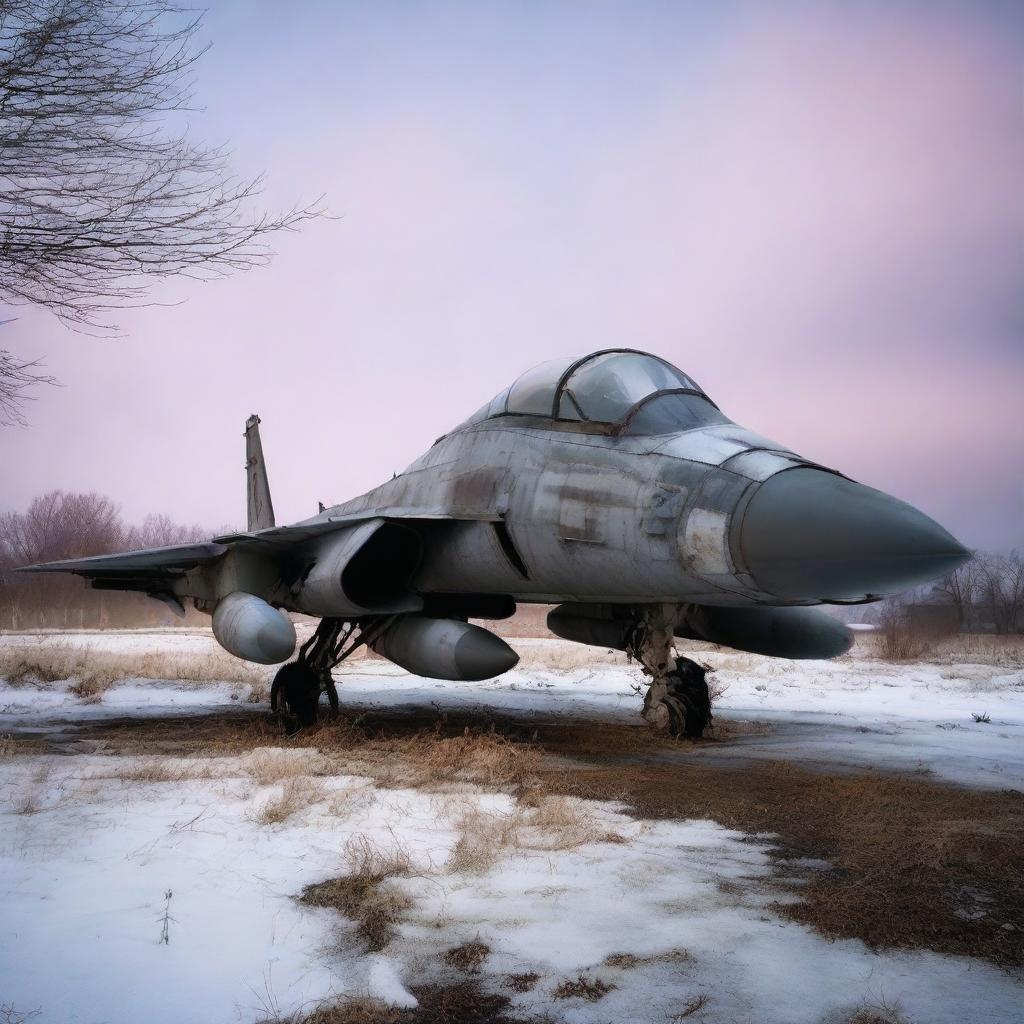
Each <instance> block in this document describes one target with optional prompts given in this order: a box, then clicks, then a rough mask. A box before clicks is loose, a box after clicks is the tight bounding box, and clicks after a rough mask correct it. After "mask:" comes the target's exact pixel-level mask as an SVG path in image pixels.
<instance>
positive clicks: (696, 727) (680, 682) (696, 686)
mask: <svg viewBox="0 0 1024 1024" xmlns="http://www.w3.org/2000/svg"><path fill="white" fill-rule="evenodd" d="M665 682H666V685H667V686H668V698H667V699H669V700H672V701H674V702H675V704H676V711H675V714H674V716H673V717H674V721H673V725H674V726H675V728H676V729H677V730H678V731H676V732H673V735H675V736H682V737H684V738H686V739H691V740H692V739H699V738H700V737H701V736H703V735H704V730H705V729H706V728H707V727H708V726H709V725H710V724H711V694H710V693H709V692H708V682H707V669H706V668H704V667H703V666H702V665H698V664H697V662H695V661H691V660H690V659H689V658H676V665H675V668H674V669H672V671H671V672H669V673H668V676H667V677H666V680H665Z"/></svg>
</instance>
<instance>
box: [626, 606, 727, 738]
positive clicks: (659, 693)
mask: <svg viewBox="0 0 1024 1024" xmlns="http://www.w3.org/2000/svg"><path fill="white" fill-rule="evenodd" d="M677 620H678V608H677V607H676V606H675V605H655V606H653V607H651V608H649V609H646V610H644V612H643V613H642V615H641V616H640V617H639V619H638V620H637V622H636V625H635V626H634V627H633V629H632V631H631V633H630V635H629V637H628V638H627V641H626V651H627V653H628V654H630V655H631V656H632V657H634V658H636V660H637V661H638V662H640V665H641V667H642V669H643V672H644V674H645V675H647V676H649V677H650V680H651V681H650V683H649V685H648V687H647V693H646V694H645V695H644V706H643V716H644V718H645V719H646V720H647V722H648V723H649V724H650V725H652V726H653V727H654V728H655V729H658V730H659V731H661V732H667V733H668V734H669V735H671V736H676V737H680V738H685V739H698V738H700V737H701V736H703V735H704V730H705V729H707V727H708V726H709V725H710V724H711V696H710V693H709V691H708V684H707V669H705V668H704V667H703V666H701V665H698V664H697V662H695V661H692V660H691V659H689V658H673V657H672V642H673V629H674V626H675V624H676V622H677Z"/></svg>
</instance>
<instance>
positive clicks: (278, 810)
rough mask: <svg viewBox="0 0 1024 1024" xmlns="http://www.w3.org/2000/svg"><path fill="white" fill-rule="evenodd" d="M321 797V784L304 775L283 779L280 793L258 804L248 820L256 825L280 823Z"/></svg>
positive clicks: (322, 793)
mask: <svg viewBox="0 0 1024 1024" xmlns="http://www.w3.org/2000/svg"><path fill="white" fill-rule="evenodd" d="M323 798H324V791H323V787H322V786H320V785H318V784H317V783H316V782H315V781H314V780H313V779H310V778H307V777H306V776H304V775H296V776H293V777H292V778H289V779H286V780H285V782H284V783H283V784H282V786H281V791H280V793H278V794H277V795H276V796H272V797H270V799H268V800H265V801H264V802H263V803H262V804H260V806H259V807H258V808H257V809H256V810H255V811H253V812H252V814H251V815H250V820H251V821H253V822H255V823H256V824H257V825H280V824H281V822H283V821H287V820H288V819H289V818H290V817H292V815H294V814H298V812H299V811H304V810H305V809H306V808H307V807H309V806H310V804H315V803H317V802H318V801H319V800H322V799H323Z"/></svg>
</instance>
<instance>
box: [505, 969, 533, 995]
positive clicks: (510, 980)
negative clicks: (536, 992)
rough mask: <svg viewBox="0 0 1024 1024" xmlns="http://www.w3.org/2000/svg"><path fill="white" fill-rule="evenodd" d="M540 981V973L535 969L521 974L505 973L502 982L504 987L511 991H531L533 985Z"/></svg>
mask: <svg viewBox="0 0 1024 1024" xmlns="http://www.w3.org/2000/svg"><path fill="white" fill-rule="evenodd" d="M538 981H540V975H539V974H537V973H536V971H525V972H524V973H522V974H507V975H505V981H504V982H503V984H504V986H505V988H507V989H511V990H512V991H513V992H532V991H533V988H534V986H535V985H536V984H537V982H538Z"/></svg>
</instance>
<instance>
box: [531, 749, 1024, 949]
mask: <svg viewBox="0 0 1024 1024" xmlns="http://www.w3.org/2000/svg"><path fill="white" fill-rule="evenodd" d="M547 782H548V785H549V787H550V788H554V789H559V788H560V789H563V791H568V792H573V793H577V794H579V795H581V796H586V797H590V798H595V799H597V798H606V799H607V798H610V799H621V800H625V801H626V802H628V803H630V804H631V805H632V806H633V808H634V809H635V812H636V813H638V814H639V815H641V816H642V817H654V818H661V817H667V818H684V819H685V818H708V819H711V820H714V821H718V822H720V823H721V824H723V825H725V826H727V827H730V828H736V829H740V830H742V831H744V832H747V833H775V834H776V835H778V837H779V839H778V841H777V846H776V853H777V854H778V855H779V856H780V857H783V858H791V857H809V858H817V859H822V860H827V861H828V862H829V863H830V865H831V867H830V868H829V869H828V870H824V871H806V872H803V873H802V875H801V877H800V878H799V881H800V883H801V884H800V885H799V886H798V887H797V888H796V889H795V890H794V892H795V894H796V895H797V896H798V897H799V900H798V901H796V902H786V903H784V904H782V905H780V906H778V907H777V910H778V912H779V913H781V914H783V915H785V916H788V917H791V918H793V919H795V920H798V921H802V922H804V923H806V924H809V925H812V926H814V927H815V928H817V929H818V930H819V931H820V932H822V933H823V934H825V935H828V936H835V937H841V938H859V939H862V940H863V941H864V942H866V943H867V944H868V945H871V946H877V947H910V948H925V949H932V950H935V951H937V952H941V953H949V954H956V955H965V956H979V957H984V958H987V959H989V960H992V961H994V962H996V963H999V964H1006V965H1021V964H1024V845H1022V844H1021V843H1020V840H1019V837H1020V834H1021V830H1022V828H1024V794H1021V793H1016V792H1003V793H999V792H992V791H972V790H964V789H958V788H955V787H951V786H943V785H939V784H937V783H934V782H930V781H928V780H924V779H914V778H902V777H894V776H886V775H881V774H875V773H866V774H862V775H850V774H844V775H826V774H824V773H819V772H814V771H811V770H807V769H803V768H798V767H795V766H793V765H788V764H785V763H776V764H758V765H755V766H753V767H747V768H739V769H722V768H720V767H713V766H709V765H706V764H701V763H693V762H690V763H687V762H677V763H673V764H647V765H635V764H618V763H607V762H606V763H603V764H601V763H596V762H594V763H591V764H590V765H589V766H588V768H586V769H584V770H581V771H579V772H577V773H574V774H572V775H567V774H566V773H564V772H552V773H551V774H550V775H549V776H548V779H547ZM786 870H787V872H788V873H789V874H791V875H792V874H793V872H794V869H792V868H791V867H788V866H787V868H786ZM979 896H980V897H982V899H980V900H979V899H978V898H977V897H979ZM1005 924H1009V925H1011V928H1010V929H1006V928H1004V927H1003V925H1005Z"/></svg>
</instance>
